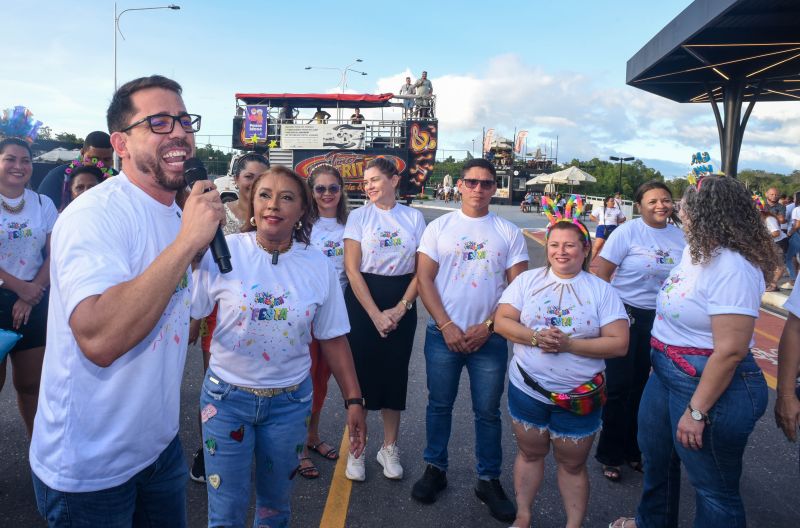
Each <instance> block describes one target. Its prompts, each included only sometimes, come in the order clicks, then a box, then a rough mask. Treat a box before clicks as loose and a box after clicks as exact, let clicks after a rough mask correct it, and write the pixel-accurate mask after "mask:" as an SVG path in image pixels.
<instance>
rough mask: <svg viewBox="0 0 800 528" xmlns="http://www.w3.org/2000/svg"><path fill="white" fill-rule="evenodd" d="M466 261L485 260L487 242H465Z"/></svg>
mask: <svg viewBox="0 0 800 528" xmlns="http://www.w3.org/2000/svg"><path fill="white" fill-rule="evenodd" d="M462 258H463V259H464V260H483V259H485V258H486V242H480V243H478V242H473V241H471V240H470V241H468V242H464V253H462Z"/></svg>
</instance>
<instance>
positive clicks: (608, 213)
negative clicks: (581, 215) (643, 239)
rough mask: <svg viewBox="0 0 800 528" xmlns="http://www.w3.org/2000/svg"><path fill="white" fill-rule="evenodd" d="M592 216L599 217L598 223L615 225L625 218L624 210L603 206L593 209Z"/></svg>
mask: <svg viewBox="0 0 800 528" xmlns="http://www.w3.org/2000/svg"><path fill="white" fill-rule="evenodd" d="M592 216H593V217H594V218H597V225H602V226H615V225H617V224H619V223H620V222H621V221H623V220H625V215H624V214H622V210H621V209H619V208H617V207H606V206H601V207H598V208H597V209H596V210H594V209H593V210H592Z"/></svg>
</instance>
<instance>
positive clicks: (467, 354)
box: [411, 159, 528, 522]
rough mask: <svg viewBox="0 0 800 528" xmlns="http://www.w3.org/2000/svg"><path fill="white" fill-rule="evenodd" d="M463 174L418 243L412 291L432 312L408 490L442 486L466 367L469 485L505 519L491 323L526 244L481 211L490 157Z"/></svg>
mask: <svg viewBox="0 0 800 528" xmlns="http://www.w3.org/2000/svg"><path fill="white" fill-rule="evenodd" d="M461 174H462V178H461V179H460V180H459V190H460V191H461V192H462V196H463V199H462V202H461V209H460V210H458V211H454V212H452V213H448V214H446V215H444V216H441V217H439V218H437V219H436V220H434V221H433V222H431V223H430V224H429V225H428V227H427V228H426V229H425V233H423V235H422V241H421V242H420V246H419V249H418V259H419V260H418V269H417V278H418V281H419V289H420V297H421V298H422V302H423V303H424V304H425V307H426V308H427V310H428V312H429V313H430V314H431V321H430V322H429V323H428V327H427V330H426V334H425V364H426V371H427V373H428V407H427V412H426V431H427V444H426V447H425V452H424V455H423V458H424V459H425V462H426V464H427V467H426V469H425V473H424V475H423V476H422V478H420V479H419V480H418V481H417V482H416V483H415V484H414V487H413V489H412V491H411V496H412V497H413V498H414V499H416V500H418V501H420V502H423V503H432V502H434V501H435V500H436V497H437V495H438V493H439V492H440V491H442V490H443V489H444V488H445V487H446V486H447V478H446V476H445V473H446V472H447V468H448V463H449V460H448V452H447V446H448V443H449V440H450V428H451V424H452V419H453V416H452V415H453V403H454V402H455V399H456V395H457V394H458V386H459V381H460V379H461V371H462V370H463V369H464V368H465V367H466V369H467V372H468V374H469V377H470V389H471V391H472V408H473V410H474V412H475V417H474V420H475V444H476V445H475V454H476V458H477V464H476V473H477V475H478V484H477V486H476V488H475V493H476V494H477V495H478V497H480V498H481V500H483V501H484V502H485V503H486V504H487V505H488V506H489V510H490V512H491V514H492V515H493V516H494V517H496V518H498V519H500V520H502V521H506V522H510V521H513V520H514V517H515V515H516V510H515V508H514V505H513V503H512V502H511V501H510V500H509V499H508V498H507V497H506V494H505V492H504V491H503V488H502V486H501V485H500V481H499V480H498V479H499V477H500V468H501V462H502V457H503V453H502V447H501V433H502V426H501V422H500V397H501V396H502V394H503V389H504V384H505V370H506V364H507V363H508V345H507V343H506V340H505V339H504V338H503V337H501V336H500V335H498V334H495V333H493V325H494V312H495V309H496V308H497V300H498V299H499V298H500V295H501V294H502V292H503V289H504V288H505V287H506V285H507V284H509V283H511V281H513V280H514V279H515V278H516V276H517V275H519V274H520V273H522V272H523V271H525V270H526V269H528V249H527V246H526V244H525V240H524V237H523V236H522V232H521V231H520V230H519V228H518V227H517V226H515V225H514V224H512V223H511V222H509V221H508V220H505V219H503V218H500V217H498V216H497V215H496V214H494V213H491V212H489V202H490V201H491V199H492V195H493V194H494V192H495V187H496V182H495V177H496V173H495V169H494V167H493V166H492V164H491V163H489V162H488V161H486V160H484V159H473V160H469V161H467V162H466V163H465V164H464V168H463V169H462V173H461ZM465 299H469V302H464V301H465Z"/></svg>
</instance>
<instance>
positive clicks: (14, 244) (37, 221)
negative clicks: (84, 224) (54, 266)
mask: <svg viewBox="0 0 800 528" xmlns="http://www.w3.org/2000/svg"><path fill="white" fill-rule="evenodd" d="M3 200H4V201H5V202H6V203H7V204H8V205H10V206H12V207H13V206H17V205H19V204H20V203H22V200H25V206H24V207H23V208H22V211H20V212H19V213H15V214H12V213H9V212H8V211H6V210H5V209H4V208H2V207H0V269H2V270H3V271H5V272H6V273H8V274H10V275H13V276H14V277H16V278H18V279H22V280H24V281H29V280H32V279H33V278H34V277H36V274H37V273H38V272H39V269H40V268H41V267H42V264H44V256H43V255H42V249H43V248H44V246H45V244H46V243H47V235H49V234H50V233H51V232H52V231H53V225H55V223H56V218H58V211H56V206H55V205H53V200H51V199H50V198H48V197H47V196H45V195H43V194H37V193H35V192H33V191H32V190H30V189H25V191H24V192H23V193H22V196H20V197H19V198H17V199H16V200H9V199H8V198H3ZM40 200H41V203H40Z"/></svg>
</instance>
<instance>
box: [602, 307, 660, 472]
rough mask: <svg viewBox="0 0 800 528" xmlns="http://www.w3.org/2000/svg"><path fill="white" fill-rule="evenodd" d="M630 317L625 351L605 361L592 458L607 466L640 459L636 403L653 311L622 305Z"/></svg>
mask: <svg viewBox="0 0 800 528" xmlns="http://www.w3.org/2000/svg"><path fill="white" fill-rule="evenodd" d="M625 309H626V310H627V312H628V315H629V316H631V318H632V321H631V328H630V341H629V343H628V353H627V354H626V355H625V356H623V357H619V358H613V359H607V360H606V387H607V390H608V401H607V402H606V405H605V407H603V430H602V431H601V432H600V439H599V440H598V442H597V452H596V453H595V458H596V459H597V461H598V462H600V463H601V464H605V465H607V466H621V465H622V464H624V463H625V462H640V461H641V459H642V453H641V451H639V444H638V443H637V441H636V434H637V432H638V426H637V424H638V415H639V402H640V401H641V399H642V393H643V392H644V386H645V385H646V384H647V378H649V377H650V333H651V332H652V330H653V321H654V320H655V316H656V311H655V310H642V309H641V308H635V307H633V306H630V305H627V304H626V305H625Z"/></svg>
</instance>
